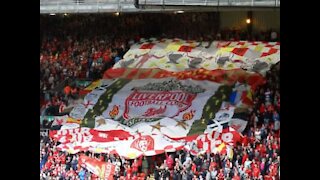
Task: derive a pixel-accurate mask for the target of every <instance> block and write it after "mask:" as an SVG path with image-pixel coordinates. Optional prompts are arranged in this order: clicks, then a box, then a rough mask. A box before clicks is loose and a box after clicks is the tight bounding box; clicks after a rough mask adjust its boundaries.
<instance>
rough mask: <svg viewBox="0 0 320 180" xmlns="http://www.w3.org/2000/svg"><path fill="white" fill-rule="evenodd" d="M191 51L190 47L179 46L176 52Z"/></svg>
mask: <svg viewBox="0 0 320 180" xmlns="http://www.w3.org/2000/svg"><path fill="white" fill-rule="evenodd" d="M191 50H192V47H191V46H181V47H180V48H179V50H178V51H182V52H191Z"/></svg>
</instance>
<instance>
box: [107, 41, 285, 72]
mask: <svg viewBox="0 0 320 180" xmlns="http://www.w3.org/2000/svg"><path fill="white" fill-rule="evenodd" d="M279 61H280V43H278V42H248V41H212V42H196V41H185V40H181V39H161V40H156V39H154V40H147V41H146V42H139V43H137V44H134V45H132V46H131V48H130V50H129V51H128V52H127V53H126V54H125V55H124V58H123V60H121V61H119V62H118V63H116V64H115V65H114V67H113V69H117V68H147V69H149V68H159V69H163V70H167V71H171V72H179V71H185V70H192V69H198V68H203V69H207V70H216V69H223V70H233V69H240V68H242V69H246V70H247V71H251V72H261V73H263V72H265V71H267V70H268V69H269V68H270V66H271V65H272V64H276V63H277V62H279Z"/></svg>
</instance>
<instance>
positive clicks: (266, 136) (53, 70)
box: [40, 13, 280, 180]
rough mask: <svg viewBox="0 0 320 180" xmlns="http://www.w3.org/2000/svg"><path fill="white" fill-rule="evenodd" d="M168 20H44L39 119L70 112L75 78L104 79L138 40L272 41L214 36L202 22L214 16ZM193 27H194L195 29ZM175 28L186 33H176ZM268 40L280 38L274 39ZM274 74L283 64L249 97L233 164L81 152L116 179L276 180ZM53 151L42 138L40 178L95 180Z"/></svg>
mask: <svg viewBox="0 0 320 180" xmlns="http://www.w3.org/2000/svg"><path fill="white" fill-rule="evenodd" d="M97 16H98V17H97ZM99 16H100V17H99ZM105 16H108V21H105V20H103V19H104V18H106V17H105ZM165 16H168V17H167V18H163V19H160V18H157V17H156V15H148V16H146V15H144V14H140V15H136V16H129V15H127V16H124V15H120V16H119V17H116V16H111V15H95V16H94V17H93V16H91V15H85V18H83V17H82V16H70V17H64V18H58V17H41V18H40V25H41V28H42V29H41V36H40V37H41V40H40V99H41V102H40V111H41V113H42V115H56V114H59V113H61V112H62V111H63V110H62V109H63V108H61V107H63V106H68V103H69V100H70V99H77V98H78V97H79V88H78V87H76V85H75V84H74V83H73V82H74V80H75V79H91V80H94V79H99V78H101V75H102V73H103V72H104V71H105V70H106V69H108V68H109V67H111V66H112V65H113V64H114V63H115V62H117V61H119V60H120V59H122V56H123V55H124V54H125V52H126V51H127V50H128V48H129V47H130V45H131V44H132V43H134V42H137V41H138V40H139V38H140V37H151V36H156V37H168V38H170V37H180V38H184V39H196V40H215V39H218V40H240V39H241V40H244V39H246V40H248V38H249V40H266V41H270V40H271V39H270V38H271V34H272V32H271V31H269V32H261V33H257V34H258V35H256V37H251V36H249V35H248V33H247V32H246V31H241V30H235V29H232V30H230V29H226V30H221V31H218V29H219V27H218V25H217V24H214V23H210V24H209V23H206V22H207V21H209V20H216V19H217V17H216V15H215V14H214V13H213V14H210V13H208V14H202V13H199V14H195V15H189V14H182V15H179V18H176V17H177V16H175V15H169V14H167V15H165ZM164 19H165V21H164ZM66 22H67V23H66ZM193 22H197V23H198V24H197V25H196V26H195V24H194V23H193ZM176 23H180V24H181V25H182V26H181V27H185V28H175V27H176V26H177V25H176ZM145 24H146V25H145ZM159 24H161V26H160V25H159ZM146 27H153V28H152V29H151V28H149V29H148V28H146ZM203 27H205V28H203ZM153 29H156V31H154V30H153ZM177 29H179V30H177ZM206 31H207V32H206ZM163 32H165V33H163ZM204 34H206V36H204ZM273 36H274V35H273ZM273 38H274V37H273ZM272 40H277V37H276V39H272ZM279 72H280V64H278V65H276V66H274V68H272V69H271V70H270V71H269V72H268V73H267V74H266V80H267V81H266V84H265V85H263V86H261V87H258V88H257V89H256V91H255V92H254V94H253V99H254V106H253V107H252V109H250V112H248V113H247V115H246V117H247V120H248V122H249V123H248V126H247V128H246V130H245V131H244V132H243V135H244V136H243V138H242V143H239V144H237V145H236V146H235V147H234V149H233V151H234V154H233V157H232V158H230V157H228V156H226V155H225V154H202V155H198V156H192V155H190V154H189V153H188V152H187V151H184V150H181V151H179V152H175V153H168V154H162V155H157V156H152V157H141V158H138V159H136V160H125V159H123V158H121V157H117V156H114V155H109V154H93V153H90V152H83V153H85V154H86V155H88V156H90V157H94V158H96V159H99V160H101V161H106V162H111V163H114V164H115V165H116V174H115V179H138V177H139V178H141V177H142V179H149V178H150V177H151V176H152V177H154V179H156V180H157V179H174V180H180V179H181V180H189V179H190V180H193V179H197V180H198V179H206V180H213V179H218V180H222V179H232V180H240V179H254V180H260V179H261V180H262V179H265V180H268V179H270V180H271V179H272V180H274V179H280V86H279V83H280V79H279ZM59 86H61V87H62V88H59ZM57 89H58V90H57ZM61 89H62V90H61ZM48 109H49V110H48ZM57 145H58V142H54V141H53V140H52V139H51V138H49V137H48V136H40V178H41V179H44V180H47V179H49V180H51V179H55V180H56V179H57V180H68V179H72V180H74V179H80V180H84V179H99V178H98V177H97V176H96V175H94V174H92V173H90V172H88V171H87V170H86V169H85V168H83V167H81V166H80V165H79V164H78V159H79V153H78V154H75V155H72V154H69V153H67V152H60V151H58V150H57V149H56V146H57Z"/></svg>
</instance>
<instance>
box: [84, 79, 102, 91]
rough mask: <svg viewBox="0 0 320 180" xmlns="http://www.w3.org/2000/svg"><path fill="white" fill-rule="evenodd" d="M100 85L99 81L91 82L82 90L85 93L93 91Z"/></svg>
mask: <svg viewBox="0 0 320 180" xmlns="http://www.w3.org/2000/svg"><path fill="white" fill-rule="evenodd" d="M100 85H101V80H100V79H99V80H97V81H94V82H92V83H91V84H90V85H89V86H88V87H86V88H85V89H84V90H86V91H92V90H94V89H95V88H96V87H98V86H100Z"/></svg>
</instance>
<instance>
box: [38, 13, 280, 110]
mask: <svg viewBox="0 0 320 180" xmlns="http://www.w3.org/2000/svg"><path fill="white" fill-rule="evenodd" d="M106 19H107V20H106ZM208 22H211V23H208ZM176 27H179V28H176ZM278 36H279V35H278V34H277V33H276V32H273V31H271V30H270V31H266V32H259V33H254V34H253V35H252V36H251V35H250V34H249V33H248V32H247V30H246V29H242V30H240V29H235V28H233V29H221V30H219V14H218V13H216V12H210V13H192V14H191V13H185V14H176V15H175V14H170V13H167V14H161V16H159V14H150V13H148V14H120V15H119V16H115V15H112V14H94V15H90V14H85V15H68V16H63V17H60V16H58V15H57V16H49V15H42V16H40V112H41V114H42V115H57V114H59V113H60V111H61V110H62V109H63V108H61V107H65V106H68V103H69V101H68V99H69V98H67V97H70V96H69V91H68V90H66V92H65V91H63V90H62V89H63V88H64V87H65V86H69V87H70V89H71V90H70V91H71V92H72V94H73V95H72V96H71V97H78V94H77V93H78V92H79V89H77V87H75V85H74V84H72V82H73V81H74V80H75V79H91V80H94V79H98V78H101V75H102V72H104V71H105V70H106V69H108V68H109V67H111V66H112V65H113V64H114V63H115V62H117V61H119V60H120V59H122V57H123V55H124V54H125V52H126V51H127V50H128V49H129V48H130V45H131V44H132V43H134V42H137V41H139V39H140V37H145V38H148V37H166V38H183V39H194V40H199V41H201V40H206V41H210V40H262V41H270V40H277V39H278ZM67 89H69V88H67ZM66 93H67V94H66ZM48 108H49V110H47V109H48ZM59 109H60V111H59Z"/></svg>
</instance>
